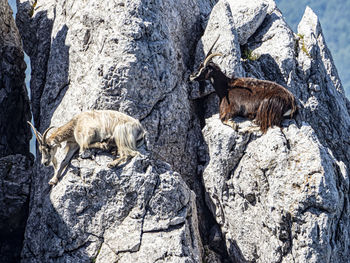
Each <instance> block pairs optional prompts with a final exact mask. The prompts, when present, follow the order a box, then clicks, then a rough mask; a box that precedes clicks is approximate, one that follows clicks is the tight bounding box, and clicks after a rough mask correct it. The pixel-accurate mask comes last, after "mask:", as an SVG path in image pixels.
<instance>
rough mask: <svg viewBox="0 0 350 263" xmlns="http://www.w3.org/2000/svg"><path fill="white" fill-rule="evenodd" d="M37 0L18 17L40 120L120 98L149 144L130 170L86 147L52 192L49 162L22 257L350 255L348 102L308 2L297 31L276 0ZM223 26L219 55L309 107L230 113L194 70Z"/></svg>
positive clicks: (233, 70)
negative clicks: (277, 117)
mask: <svg viewBox="0 0 350 263" xmlns="http://www.w3.org/2000/svg"><path fill="white" fill-rule="evenodd" d="M32 2H33V1H27V0H20V1H19V3H18V10H19V13H18V16H17V23H18V25H19V28H20V31H21V33H22V38H23V43H24V47H25V49H26V51H27V53H28V54H29V55H30V57H31V61H32V65H34V66H33V67H32V79H31V89H32V103H33V112H34V119H35V122H36V126H37V127H39V130H41V131H42V130H44V129H45V128H47V127H48V126H49V125H55V126H59V125H62V124H63V123H64V122H66V121H68V120H69V119H70V118H71V117H72V116H73V115H74V114H76V113H78V112H81V111H84V110H88V109H115V110H120V111H123V112H126V113H128V114H130V115H131V116H133V117H136V118H138V119H140V120H141V122H142V124H143V125H144V126H145V128H146V130H147V131H148V136H147V148H148V150H147V151H146V150H145V151H143V154H142V155H140V156H138V157H136V158H134V159H133V160H132V161H130V162H129V163H127V164H126V165H125V166H122V167H120V168H117V169H108V168H107V166H106V164H107V163H108V162H109V161H110V159H111V156H110V155H109V154H106V153H103V152H97V153H96V155H94V156H95V157H94V159H81V158H75V159H74V160H73V161H72V162H71V165H70V166H69V167H68V170H67V172H66V173H65V174H64V175H63V177H62V179H61V180H60V182H59V183H58V185H57V186H55V187H54V188H52V189H51V188H50V187H49V186H48V185H47V182H48V180H49V178H50V177H51V176H52V169H51V168H44V167H42V166H41V165H40V164H39V162H38V161H37V163H36V165H35V176H34V177H33V183H32V190H31V203H30V208H31V210H30V215H29V219H28V225H27V228H26V234H25V242H24V249H23V251H22V261H23V262H53V261H55V262H87V261H94V262H116V261H118V262H156V261H158V262H202V261H206V262H269V263H270V262H347V260H348V256H347V255H348V254H349V247H350V246H349V243H350V240H349V231H348V229H350V218H349V203H350V202H349V201H350V200H349V197H348V196H349V178H348V174H349V173H348V172H349V168H348V167H349V165H350V163H349V156H350V155H349V147H347V145H348V144H349V142H348V138H349V122H350V118H349V110H350V104H349V102H348V100H347V99H346V98H345V96H344V91H343V88H342V86H341V82H340V80H339V77H338V75H337V72H336V69H335V66H334V63H333V61H332V58H331V54H330V52H329V51H328V49H327V47H326V44H325V42H324V38H323V35H322V30H321V27H320V25H319V22H318V20H317V17H316V16H315V14H314V13H313V12H312V11H311V10H310V9H309V8H308V9H307V10H306V12H305V15H304V17H303V19H302V21H301V23H300V25H299V29H298V31H299V34H298V35H295V34H294V33H293V32H292V31H291V29H290V28H289V26H288V25H287V24H286V23H285V21H284V20H283V17H282V14H281V12H280V11H279V10H278V9H277V7H276V4H275V3H274V1H272V0H268V1H267V0H261V1H250V0H249V1H240V0H222V1H218V3H217V4H216V5H215V7H214V8H213V9H212V7H213V5H214V4H215V3H216V1H205V0H198V1H195V0H182V1H180V2H179V1H171V0H166V1H137V0H132V1H108V2H105V3H100V2H98V1H73V0H69V1H51V0H49V1H44V2H42V1H38V3H37V5H36V6H35V8H33V7H32V6H31V5H32V4H33V3H32ZM219 34H220V38H219V40H218V42H217V44H216V45H215V47H214V52H220V53H222V54H223V56H221V57H216V58H215V59H214V62H215V63H217V64H218V65H219V66H220V67H221V68H222V70H223V71H224V72H225V73H226V74H227V75H228V76H252V77H257V78H260V79H268V80H272V81H275V82H278V83H279V84H281V85H284V86H285V87H287V88H288V89H289V90H290V91H291V92H292V93H293V94H294V95H295V96H296V98H297V100H298V106H299V112H298V116H297V117H296V120H286V121H285V122H284V123H283V128H282V129H279V128H271V129H269V130H268V132H267V133H266V134H264V135H262V134H259V133H257V134H239V133H237V132H235V131H233V130H232V129H231V128H229V127H228V126H224V125H223V124H222V123H221V122H220V121H219V119H218V117H217V115H215V114H216V113H217V111H218V100H217V97H216V95H215V94H213V88H212V87H211V86H210V84H208V85H206V84H203V83H201V84H198V83H192V84H190V83H188V76H189V72H190V71H191V70H192V69H193V68H196V67H198V65H199V63H200V62H201V61H202V60H203V57H204V56H205V54H206V53H207V52H208V49H209V48H210V46H211V45H212V44H213V42H214V41H215V39H216V38H217V36H218V35H219ZM213 114H214V115H213ZM204 119H206V120H204ZM200 124H203V126H204V125H205V127H204V129H203V130H202V131H201V129H200ZM239 125H242V126H249V125H251V122H249V121H245V122H240V124H239ZM59 154H60V155H62V153H59ZM61 157H62V156H61ZM159 160H164V161H166V162H168V163H170V165H171V166H170V165H167V164H165V163H164V162H162V161H159ZM175 171H176V172H175ZM177 172H179V173H180V174H181V175H182V176H183V177H181V176H180V175H179V174H178V173H177ZM201 173H203V184H204V189H201V183H202V182H201V180H202V178H200V177H199V176H198V174H200V175H201ZM184 179H185V180H184ZM184 182H186V183H187V185H186V184H185V183H184ZM188 186H190V187H191V188H192V189H194V190H195V192H196V196H195V195H194V193H193V192H192V191H191V190H189V187H188ZM203 199H205V201H204V200H203ZM204 202H205V203H206V206H207V207H208V210H209V212H210V213H205V211H204V210H205V208H204V205H203V203H204ZM197 208H198V212H197ZM206 217H208V218H209V219H207V218H206ZM198 218H199V220H200V221H199V222H198ZM216 223H217V224H216ZM199 229H202V230H205V231H202V233H201V234H202V236H201V237H200V236H199ZM213 248H215V249H213ZM213 250H214V251H215V252H216V253H215V252H214V251H213ZM218 252H219V253H218Z"/></svg>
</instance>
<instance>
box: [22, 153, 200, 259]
mask: <svg viewBox="0 0 350 263" xmlns="http://www.w3.org/2000/svg"><path fill="white" fill-rule="evenodd" d="M110 161H111V156H110V155H101V152H100V153H99V154H97V155H96V158H94V159H80V158H79V159H74V160H73V161H72V164H71V165H70V167H69V169H68V171H67V172H66V174H65V175H64V177H63V178H62V180H61V181H60V182H59V183H58V185H57V186H55V187H54V188H52V189H51V190H50V186H47V187H42V188H41V189H40V192H39V191H37V192H36V194H35V195H34V197H33V200H32V203H33V204H34V205H33V206H32V209H31V213H30V217H29V219H28V225H27V231H26V241H25V245H24V249H23V253H22V262H53V261H54V262H90V261H95V262H116V261H118V262H156V261H157V260H158V261H159V260H160V261H161V260H164V261H173V262H201V251H200V249H201V244H200V238H199V232H198V225H197V224H198V223H197V222H196V218H197V212H196V208H195V207H196V206H195V195H194V193H193V192H192V191H191V190H189V188H188V187H187V186H186V184H185V183H184V181H183V180H182V178H181V176H180V175H179V174H177V173H175V172H173V171H172V170H171V168H170V166H169V165H168V164H166V163H163V162H159V161H154V160H151V159H149V157H147V156H144V155H141V156H139V157H135V158H134V159H133V160H132V161H131V162H130V163H128V164H127V165H126V166H124V167H121V168H118V169H109V168H107V163H108V162H110Z"/></svg>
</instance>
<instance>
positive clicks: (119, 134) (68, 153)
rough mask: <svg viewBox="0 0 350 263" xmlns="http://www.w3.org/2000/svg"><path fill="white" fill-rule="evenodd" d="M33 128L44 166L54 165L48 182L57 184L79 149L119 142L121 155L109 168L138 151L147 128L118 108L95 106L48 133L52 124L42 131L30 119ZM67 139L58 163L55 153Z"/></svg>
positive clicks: (103, 146)
mask: <svg viewBox="0 0 350 263" xmlns="http://www.w3.org/2000/svg"><path fill="white" fill-rule="evenodd" d="M28 123H29V124H30V126H31V127H32V128H33V130H34V134H35V137H36V139H37V141H38V143H39V151H40V152H41V155H42V158H41V163H42V164H44V165H45V166H48V165H50V164H52V165H53V167H54V170H55V173H54V176H53V177H52V178H51V180H50V182H49V184H50V185H55V184H56V183H57V182H58V178H59V176H60V175H61V174H62V172H63V170H64V168H65V167H66V166H67V165H68V163H69V161H70V160H71V159H72V157H73V155H74V153H75V152H76V151H77V150H78V149H79V152H80V154H81V153H83V152H84V151H85V150H86V149H88V148H99V149H103V150H107V149H108V148H109V146H112V145H115V146H117V149H118V152H119V155H120V156H119V158H117V159H116V160H114V161H113V162H111V163H109V164H108V167H109V168H112V167H115V166H117V165H118V164H120V163H121V162H125V161H127V160H128V159H129V158H131V157H134V156H136V155H137V154H138V151H137V147H139V146H141V145H142V144H143V143H144V137H145V134H146V132H145V130H144V129H143V127H142V125H141V123H140V122H139V121H138V120H136V119H134V118H132V117H130V116H128V115H126V114H124V113H121V112H118V111H113V110H93V111H86V112H82V113H79V114H77V115H76V116H74V117H73V118H72V119H71V120H70V121H69V122H67V123H66V124H64V125H63V126H61V127H59V128H57V129H55V130H54V132H53V133H52V134H51V135H50V136H49V137H48V138H46V137H47V134H48V132H49V130H51V129H52V128H54V127H49V128H48V129H46V130H45V131H44V133H43V135H41V134H40V133H39V132H38V131H37V130H36V129H35V128H34V126H33V125H32V124H31V123H30V122H28ZM64 141H66V142H67V143H66V147H65V158H64V159H63V161H62V162H61V164H60V166H59V167H58V166H57V160H56V157H55V154H56V151H57V148H58V147H61V143H62V142H64Z"/></svg>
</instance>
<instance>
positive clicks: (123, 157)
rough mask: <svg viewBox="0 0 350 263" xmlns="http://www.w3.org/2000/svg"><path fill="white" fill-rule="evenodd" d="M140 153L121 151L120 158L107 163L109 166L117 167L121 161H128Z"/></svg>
mask: <svg viewBox="0 0 350 263" xmlns="http://www.w3.org/2000/svg"><path fill="white" fill-rule="evenodd" d="M138 154H139V153H138V152H137V151H131V150H128V151H127V153H121V154H120V157H119V158H117V159H115V160H114V161H113V162H110V163H109V164H107V167H108V168H113V167H116V166H118V165H119V164H120V163H124V162H127V161H128V160H129V159H131V158H132V157H134V156H136V155H138Z"/></svg>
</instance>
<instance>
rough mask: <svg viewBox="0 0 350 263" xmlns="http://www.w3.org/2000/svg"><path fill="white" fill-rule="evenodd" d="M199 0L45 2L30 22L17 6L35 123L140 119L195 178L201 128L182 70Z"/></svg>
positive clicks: (158, 149)
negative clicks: (94, 117) (97, 114)
mask: <svg viewBox="0 0 350 263" xmlns="http://www.w3.org/2000/svg"><path fill="white" fill-rule="evenodd" d="M202 2H204V1H201V2H199V3H197V2H195V1H191V0H185V1H182V2H174V1H156V2H145V3H141V2H139V1H127V2H125V3H124V2H120V1H110V2H109V3H108V4H106V3H102V2H101V3H97V2H96V1H90V2H84V3H83V2H77V1H68V2H67V1H65V2H63V1H59V2H57V1H45V3H41V4H38V6H37V7H36V8H35V11H34V13H33V17H31V18H29V17H28V13H29V11H28V10H30V4H29V1H21V4H20V5H19V15H18V18H17V21H18V24H19V28H20V30H21V32H23V35H22V36H23V38H24V47H25V50H26V51H27V53H28V54H29V55H30V57H31V58H32V59H33V61H34V62H33V63H34V64H39V65H38V68H36V67H34V68H32V72H33V74H32V80H31V81H32V83H31V89H32V93H33V98H34V99H33V100H34V101H33V111H34V117H35V121H36V125H37V126H39V127H40V129H41V130H43V129H44V128H47V127H48V126H49V125H50V123H51V125H60V124H61V123H62V122H63V121H67V120H69V119H70V118H71V117H72V116H73V115H75V114H76V113H78V112H81V111H84V110H88V109H115V110H120V111H123V112H125V113H128V114H130V115H132V116H133V117H135V118H138V119H140V120H141V121H142V123H143V125H144V126H145V128H146V129H147V131H148V133H149V136H148V140H149V146H150V148H151V150H152V151H153V152H155V153H156V154H158V156H159V158H160V159H163V160H166V161H167V162H169V163H170V164H172V165H173V166H174V167H175V168H176V170H177V171H179V172H181V173H182V174H186V175H192V174H194V171H195V170H196V159H195V158H193V156H196V154H195V150H196V147H197V141H198V136H199V135H200V128H199V126H198V125H197V124H196V121H195V118H194V116H193V113H192V104H191V102H190V100H189V99H188V94H187V93H188V92H187V86H188V83H187V77H188V73H187V71H188V66H189V65H190V63H191V61H190V53H191V50H193V48H194V47H195V40H196V35H197V36H198V35H199V33H198V32H197V31H196V28H197V27H198V26H199V25H200V24H199V21H200V19H201V12H200V7H202V6H203V5H204V3H202ZM179 5H180V6H182V8H181V9H179V8H178V6H179ZM206 5H207V6H209V4H208V3H207V4H206ZM37 42H38V43H39V45H33V44H32V43H37ZM45 65H46V66H45ZM41 80H44V81H43V82H40V81H41ZM37 97H39V99H38V100H37V101H36V98H37ZM39 103H40V105H39ZM184 134H186V135H187V136H180V135H184ZM165 145H166V147H164V146H165Z"/></svg>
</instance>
